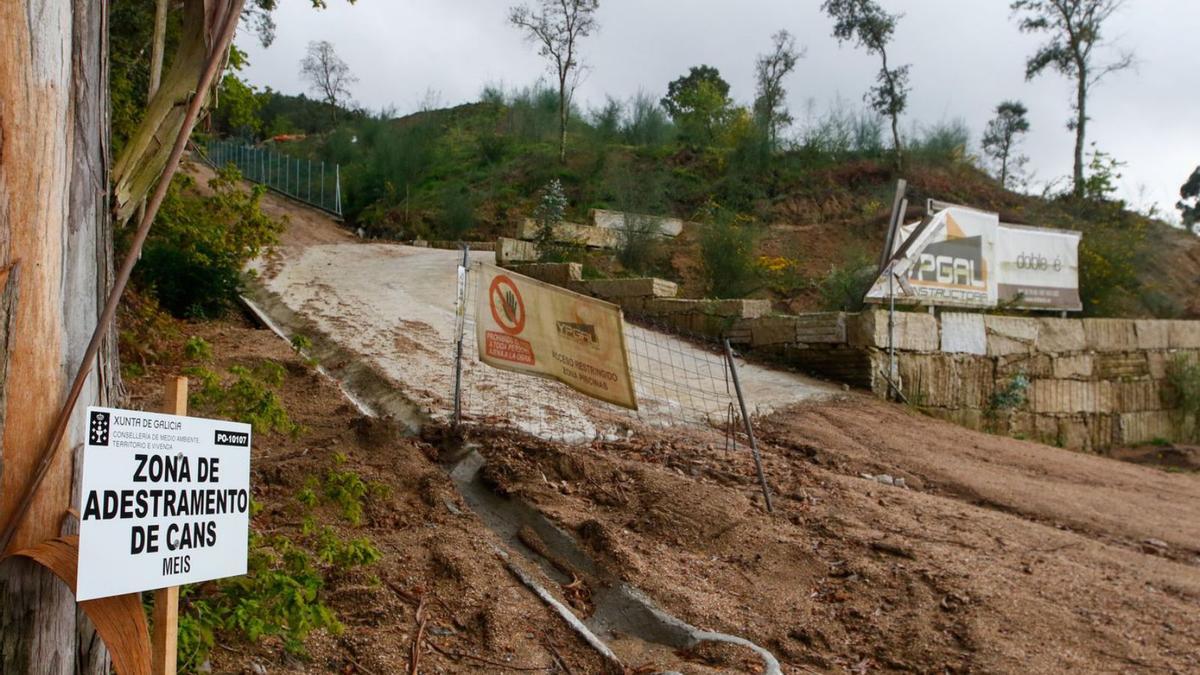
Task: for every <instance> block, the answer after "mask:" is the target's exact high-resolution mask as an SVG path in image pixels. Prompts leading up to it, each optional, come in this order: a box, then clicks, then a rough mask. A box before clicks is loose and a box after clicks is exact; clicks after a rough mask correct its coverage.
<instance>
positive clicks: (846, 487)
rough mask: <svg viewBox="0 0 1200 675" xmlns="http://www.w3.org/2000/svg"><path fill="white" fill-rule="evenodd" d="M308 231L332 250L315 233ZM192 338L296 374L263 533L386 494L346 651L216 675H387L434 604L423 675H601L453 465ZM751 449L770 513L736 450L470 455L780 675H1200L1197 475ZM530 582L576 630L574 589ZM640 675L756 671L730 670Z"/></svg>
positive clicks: (641, 443)
mask: <svg viewBox="0 0 1200 675" xmlns="http://www.w3.org/2000/svg"><path fill="white" fill-rule="evenodd" d="M313 227H315V228H317V230H318V232H317V233H316V234H315V235H313V236H317V237H320V238H322V240H321V242H320V243H321V244H326V243H332V242H330V241H325V240H324V238H327V237H331V236H336V235H329V234H322V233H321V231H323V230H325V229H327V228H328V224H327V223H319V222H318V223H314V224H313ZM306 236H307V235H306ZM289 241H292V242H295V245H296V246H297V247H298V249H297V250H299V249H302V248H304V247H305V246H306V244H305V243H304V242H303V241H299V240H287V239H285V245H286V244H288V242H289ZM339 245H340V244H339ZM301 309H303V308H301ZM395 318H396V319H397V320H405V319H406V317H402V316H398V317H395ZM351 325H352V324H351ZM194 330H195V332H196V334H199V335H202V336H204V337H205V338H206V339H208V340H210V341H211V342H212V343H213V344H214V352H215V353H216V354H218V358H219V359H220V360H223V361H225V362H226V363H232V362H238V361H239V360H242V361H244V360H247V359H254V358H263V357H266V358H272V359H275V360H277V361H279V362H281V363H285V364H287V367H288V377H287V380H286V382H285V384H284V387H283V392H282V397H283V400H284V404H285V406H286V407H287V408H288V409H289V411H291V412H292V414H293V415H294V416H295V418H296V419H297V420H298V421H300V422H301V423H302V424H303V425H305V426H306V427H307V428H308V431H307V433H305V434H303V435H301V436H300V437H299V438H297V439H292V438H290V437H274V436H266V437H259V438H258V439H257V442H256V447H255V457H254V463H253V467H254V478H253V480H254V484H255V499H256V500H257V501H260V502H261V503H263V504H264V506H265V510H264V512H263V514H262V515H261V516H260V518H259V519H258V520H256V523H255V527H256V528H262V529H264V530H271V531H276V532H280V533H283V534H285V535H287V536H301V534H300V527H301V525H300V517H299V516H298V512H297V511H296V509H297V508H298V507H297V506H296V499H295V493H296V491H297V490H298V489H299V488H300V487H301V486H302V485H303V484H304V481H305V479H306V477H307V476H309V475H315V474H319V473H321V472H323V471H326V470H328V468H329V467H330V466H331V465H332V462H333V461H334V459H333V456H334V453H337V452H341V453H344V454H345V455H346V456H347V457H348V458H349V459H348V463H347V466H349V467H352V468H354V469H355V470H357V471H360V472H362V473H363V474H364V477H368V478H371V479H373V480H376V481H380V482H382V483H385V484H387V485H389V486H391V488H392V489H391V493H390V495H389V496H388V497H387V498H386V499H382V500H379V501H376V502H372V503H371V505H370V506H369V508H368V509H367V513H366V517H365V519H364V525H363V526H362V528H359V529H356V530H355V532H359V531H361V532H362V533H364V534H367V535H369V536H370V537H371V538H372V539H373V540H375V541H376V543H377V545H378V546H379V548H380V550H381V551H382V552H383V560H382V561H380V562H379V563H378V564H377V567H376V568H375V569H373V570H370V571H369V572H366V573H364V574H363V575H360V576H354V575H351V576H348V577H346V578H344V579H342V578H339V579H335V582H334V583H332V585H331V587H330V590H329V597H330V602H331V604H333V606H334V607H335V608H336V609H337V610H338V611H339V613H340V614H341V615H342V619H343V622H344V623H345V624H346V631H345V633H344V634H343V635H341V636H330V635H325V634H317V635H315V636H314V637H313V638H312V639H311V640H310V645H309V648H310V651H311V653H312V654H313V657H312V660H310V661H297V660H290V659H287V658H285V657H283V656H282V649H281V647H280V645H278V644H275V643H272V642H270V641H266V642H263V643H261V644H257V645H250V646H247V645H241V644H228V645H225V647H224V648H220V649H218V650H216V652H217V653H216V656H215V659H214V669H215V670H218V671H234V672H236V671H239V670H243V671H245V670H252V669H253V668H254V667H255V664H257V665H258V666H260V667H263V668H266V669H267V670H269V671H279V672H328V671H334V670H337V671H339V672H346V673H355V672H364V673H385V672H397V671H404V670H406V669H407V668H408V666H409V660H408V659H409V657H408V656H407V655H408V654H409V650H410V648H411V645H412V643H413V639H414V635H415V634H416V632H417V625H418V622H417V619H416V609H417V607H416V605H417V603H419V601H418V600H416V599H417V598H418V597H425V598H426V599H427V602H426V603H425V608H426V611H427V612H429V616H430V620H429V623H428V624H427V629H426V631H425V633H424V635H425V636H426V637H425V639H424V641H423V643H422V644H424V645H425V648H424V650H423V651H422V652H421V654H422V655H421V657H420V658H421V668H420V670H421V672H462V671H470V670H477V671H484V672H510V671H515V670H519V669H526V668H528V669H538V670H545V671H547V672H576V673H591V672H600V671H601V669H602V662H601V660H600V659H599V658H598V657H597V656H596V653H595V652H594V651H592V650H591V649H589V648H588V647H587V646H586V645H585V644H584V643H583V642H582V641H580V640H579V639H578V637H577V636H576V635H575V634H574V633H572V632H570V631H569V630H567V629H566V628H565V623H564V622H563V621H562V619H561V618H560V617H558V616H555V615H553V614H552V613H550V612H549V611H548V610H547V609H546V607H545V605H544V604H543V603H541V602H540V601H539V600H537V599H536V598H535V597H534V596H533V595H532V594H531V593H530V592H529V591H528V590H527V589H526V588H525V587H524V586H522V585H521V584H520V583H519V582H518V581H517V580H516V579H515V578H514V577H513V576H512V575H511V574H510V573H509V572H508V571H507V570H506V569H505V568H504V566H503V564H502V563H501V562H500V561H499V559H498V558H497V557H496V554H495V553H494V549H493V545H494V544H495V545H501V546H503V545H504V543H505V542H501V541H498V540H497V538H496V536H495V535H494V534H493V533H492V532H491V531H490V530H489V529H488V528H487V526H486V525H485V524H484V523H483V522H482V521H481V520H480V519H479V518H477V517H475V516H474V515H473V514H472V513H471V511H470V510H469V508H468V506H467V505H465V504H464V501H463V500H462V499H461V498H460V497H459V495H458V494H457V492H456V489H455V487H454V485H453V484H452V483H451V482H450V480H449V479H448V478H447V477H446V473H445V470H444V468H443V467H442V466H440V465H439V463H438V461H437V460H438V458H439V457H444V454H439V453H444V448H435V446H434V444H432V443H426V442H422V441H418V440H414V439H408V438H402V437H400V436H399V435H398V434H397V432H395V431H394V430H393V429H392V427H390V426H388V425H386V424H384V423H382V422H379V421H375V420H371V419H367V418H364V417H363V416H362V415H360V414H359V413H358V412H357V410H356V409H355V408H354V407H353V406H352V405H350V404H349V403H348V402H347V401H346V399H345V398H344V397H343V396H342V395H341V394H340V392H339V391H338V389H337V387H336V386H335V385H334V384H333V383H331V382H330V381H328V380H326V379H324V378H323V377H322V376H321V375H319V374H317V373H315V372H314V371H313V370H312V369H311V368H309V367H307V366H305V365H304V364H303V363H301V362H300V361H299V360H298V359H297V357H295V355H293V354H292V352H291V350H290V349H289V348H288V345H287V344H286V343H285V342H284V341H283V340H280V339H278V338H277V337H275V336H274V335H273V334H272V333H270V332H269V331H263V330H253V329H251V328H249V327H247V326H245V325H241V324H237V323H229V322H226V323H218V324H197V325H195V327H194ZM142 382H146V383H150V384H144V385H140V384H137V383H135V386H134V392H135V394H137V395H138V396H140V397H142V398H140V399H138V400H136V401H135V403H140V404H143V405H145V406H146V407H152V406H154V405H156V404H157V403H156V402H155V401H154V400H153V398H154V396H156V394H154V393H153V389H154V386H153V382H155V380H154V378H153V377H152V376H147V377H146V378H143V380H142ZM147 392H149V393H147ZM759 429H760V434H761V436H762V439H761V440H762V446H763V455H764V462H765V469H766V476H767V479H768V482H769V483H770V485H771V488H772V491H773V494H774V506H775V510H774V512H773V513H767V512H766V510H765V508H764V503H763V498H762V496H761V494H760V492H759V487H758V482H757V477H756V474H755V471H754V465H753V462H752V461H751V458H750V455H749V453H748V452H747V451H746V450H745V449H744V448H739V449H736V450H733V451H727V450H725V449H723V447H722V445H721V444H720V443H709V442H702V441H698V440H696V439H695V438H694V437H691V436H688V435H685V434H680V433H667V434H664V433H658V432H654V431H650V430H641V431H639V433H637V434H636V435H634V436H632V437H630V438H628V439H626V440H620V441H593V442H591V443H587V444H583V445H565V444H560V443H554V442H550V441H546V440H541V439H538V438H535V437H532V436H528V435H523V434H520V433H518V432H515V431H500V430H497V429H495V428H489V427H486V426H485V427H483V428H482V429H480V430H477V432H476V433H475V434H474V435H473V436H472V437H471V438H469V439H468V440H469V441H471V442H473V443H475V444H478V446H479V450H480V452H481V453H482V454H483V455H484V457H485V458H486V460H487V465H486V467H485V468H484V470H483V471H484V474H483V477H484V479H485V481H486V482H487V484H488V485H489V486H490V487H491V488H492V489H493V490H494V491H495V492H497V493H499V494H501V495H504V496H505V497H506V498H507V499H509V500H513V501H520V502H523V503H525V504H528V505H531V506H532V507H534V509H536V511H538V512H539V513H541V514H544V515H545V516H546V517H548V518H549V519H550V520H552V521H553V522H554V523H556V524H557V525H558V526H559V527H560V528H561V529H562V531H563V532H566V533H567V534H569V535H571V536H573V537H574V538H575V539H576V540H578V541H579V542H581V544H582V546H583V547H584V548H585V549H586V550H587V552H588V553H589V555H590V556H591V558H592V559H594V560H595V561H596V562H597V563H598V564H599V565H600V566H601V567H603V568H604V570H605V571H606V572H607V573H609V574H611V575H613V576H615V577H617V578H619V579H623V580H624V581H626V582H629V583H631V584H633V585H635V586H637V587H638V588H640V589H641V590H643V591H645V592H646V594H647V595H649V596H650V597H651V598H653V599H654V600H655V601H656V602H657V603H658V604H659V605H661V606H662V608H663V609H665V610H666V611H668V612H670V613H672V614H674V615H676V616H678V617H679V618H681V619H683V620H685V621H687V622H689V623H691V624H693V625H695V626H697V627H700V628H703V629H710V630H718V631H722V632H726V633H730V634H734V635H738V636H741V637H744V638H747V639H750V640H752V641H754V642H755V643H757V644H759V645H761V646H763V647H765V648H767V649H769V650H771V651H772V652H773V653H774V654H775V656H776V657H778V659H779V660H780V661H781V662H782V664H783V670H784V672H786V673H805V672H852V673H867V672H929V673H935V672H954V673H968V672H1005V673H1059V672H1066V671H1075V672H1130V673H1137V672H1164V673H1189V672H1200V648H1198V645H1200V473H1196V472H1194V471H1192V470H1190V469H1189V468H1187V467H1181V468H1179V469H1176V470H1174V471H1167V470H1165V469H1164V468H1161V467H1158V466H1145V465H1138V464H1132V463H1124V462H1119V461H1116V460H1114V459H1110V458H1104V457H1096V456H1089V455H1084V454H1080V453H1074V452H1070V451H1066V450H1062V449H1057V448H1052V447H1048V446H1042V445H1038V444H1034V443H1029V442H1024V441H1018V440H1014V439H1009V438H1004V437H998V436H992V435H988V434H984V433H979V432H973V431H968V430H965V429H962V428H959V427H956V426H953V425H951V424H948V423H945V422H941V421H937V420H932V419H929V418H926V417H923V416H920V415H917V414H915V413H913V412H911V411H909V410H908V409H906V408H904V407H901V406H897V405H893V404H889V403H884V402H881V401H877V400H875V399H872V398H869V397H867V396H863V395H858V394H848V395H844V396H840V397H838V398H837V399H832V400H831V399H823V400H819V401H814V402H806V403H799V404H796V405H793V406H792V407H790V408H788V409H786V410H782V411H778V412H775V413H774V414H771V415H769V416H766V417H764V418H762V419H760V420H759ZM885 475H886V476H885ZM898 479H902V483H903V487H899V486H897V483H898ZM355 536H358V535H357V534H355ZM370 575H376V576H378V577H379V579H380V583H378V584H376V583H373V582H372V580H371V579H370V578H369V577H370ZM543 581H544V582H545V583H546V585H547V587H548V588H549V589H550V591H551V592H552V593H553V594H555V595H556V596H557V597H559V598H563V599H564V600H566V601H571V600H572V599H575V600H579V601H578V602H574V603H573V606H574V607H575V611H576V613H577V614H578V615H579V616H580V618H585V619H586V618H587V616H588V613H589V607H588V603H587V602H586V597H587V595H588V593H587V591H588V588H587V585H588V584H589V583H591V581H592V580H591V579H588V578H583V577H581V578H579V579H576V580H574V581H573V582H572V583H571V584H563V583H557V582H555V581H553V580H552V579H543ZM577 582H578V583H577ZM433 626H436V627H437V630H432V629H431V627H433ZM621 642H622V640H621V639H620V636H618V638H617V639H616V640H614V644H616V645H620V643H621ZM439 650H440V651H439ZM623 653H629V652H623ZM445 654H452V655H456V656H457V658H455V657H452V656H446V655H445ZM467 655H469V656H467ZM626 662H627V663H628V664H629V665H631V666H632V667H634V668H637V667H638V666H641V665H642V664H643V663H644V662H643V661H638V660H637V659H626ZM654 667H655V668H656V669H664V668H666V667H669V668H671V669H673V670H677V671H679V672H684V673H712V672H759V671H760V668H761V666H760V665H759V662H758V661H757V660H755V659H754V658H752V657H751V655H750V654H749V653H748V652H746V651H745V650H740V649H733V648H724V647H723V648H720V649H713V648H700V649H696V650H692V651H688V652H677V653H675V654H673V655H672V656H671V662H670V663H663V662H662V661H661V659H660V660H659V661H658V662H656V663H655V664H654ZM640 672H650V671H647V670H642V671H640Z"/></svg>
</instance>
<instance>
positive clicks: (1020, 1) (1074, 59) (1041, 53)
mask: <svg viewBox="0 0 1200 675" xmlns="http://www.w3.org/2000/svg"><path fill="white" fill-rule="evenodd" d="M1123 4H1124V0H1015V1H1014V2H1013V3H1012V5H1011V7H1012V10H1013V12H1014V13H1019V14H1021V19H1020V23H1019V26H1020V29H1021V32H1024V33H1047V34H1048V35H1049V36H1050V38H1049V41H1048V42H1046V43H1045V44H1043V45H1042V46H1041V47H1039V48H1038V50H1037V51H1036V52H1034V54H1033V56H1030V57H1029V58H1028V59H1027V60H1026V62H1025V79H1026V80H1032V79H1033V78H1035V77H1037V76H1038V75H1041V74H1042V73H1043V72H1045V71H1046V69H1047V68H1052V69H1054V70H1056V71H1058V72H1059V73H1061V74H1062V75H1065V76H1066V77H1068V78H1070V79H1072V80H1074V81H1075V97H1074V100H1073V101H1072V104H1071V107H1072V110H1074V111H1075V116H1074V117H1073V118H1072V119H1071V121H1070V122H1068V123H1067V128H1068V129H1070V130H1072V131H1074V132H1075V162H1074V166H1073V169H1072V184H1073V187H1074V195H1075V196H1076V197H1080V198H1082V197H1083V193H1084V180H1085V179H1084V170H1083V169H1084V162H1083V154H1084V145H1085V138H1086V136H1087V123H1088V119H1089V118H1088V114H1087V102H1088V95H1089V94H1090V93H1091V89H1092V87H1094V86H1096V85H1097V84H1099V83H1100V81H1101V80H1102V79H1104V78H1105V77H1106V76H1107V75H1109V74H1111V73H1115V72H1118V71H1121V70H1125V69H1127V68H1130V67H1132V66H1133V65H1134V57H1133V54H1132V53H1131V52H1120V53H1118V54H1117V55H1116V56H1115V57H1114V58H1112V59H1104V58H1103V57H1102V56H1101V54H1100V53H1099V52H1098V51H1097V50H1098V48H1101V47H1104V46H1105V44H1106V42H1105V41H1104V39H1103V37H1102V35H1101V29H1102V28H1103V27H1104V23H1105V22H1106V21H1108V19H1109V18H1110V17H1112V15H1113V14H1115V13H1116V12H1117V10H1119V9H1120V8H1121V6H1122V5H1123Z"/></svg>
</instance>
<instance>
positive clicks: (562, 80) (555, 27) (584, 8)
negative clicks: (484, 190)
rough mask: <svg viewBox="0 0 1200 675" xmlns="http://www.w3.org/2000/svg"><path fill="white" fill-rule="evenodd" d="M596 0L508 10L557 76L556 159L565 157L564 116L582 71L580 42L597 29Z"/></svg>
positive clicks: (548, 0) (544, 1)
mask: <svg viewBox="0 0 1200 675" xmlns="http://www.w3.org/2000/svg"><path fill="white" fill-rule="evenodd" d="M599 6H600V3H599V0H540V2H539V5H538V8H537V9H536V10H535V9H533V8H530V7H529V6H527V5H522V6H520V7H513V8H511V9H509V12H508V20H509V22H510V23H512V25H514V26H516V27H517V28H519V29H521V30H522V31H524V32H525V38H526V39H527V40H529V41H530V42H533V43H534V44H536V45H538V53H539V54H541V55H542V57H543V58H545V59H546V60H547V61H549V67H550V70H552V71H553V72H554V74H555V76H556V77H557V79H558V160H559V161H560V162H565V161H566V159H567V115H568V114H569V113H570V108H571V96H572V94H574V93H575V87H576V85H578V84H579V74H580V72H581V67H580V63H581V62H580V59H579V41H580V40H581V39H582V38H585V37H587V36H589V35H591V34H592V33H594V32H595V31H597V30H599V29H600V24H598V23H597V22H596V10H597V9H599Z"/></svg>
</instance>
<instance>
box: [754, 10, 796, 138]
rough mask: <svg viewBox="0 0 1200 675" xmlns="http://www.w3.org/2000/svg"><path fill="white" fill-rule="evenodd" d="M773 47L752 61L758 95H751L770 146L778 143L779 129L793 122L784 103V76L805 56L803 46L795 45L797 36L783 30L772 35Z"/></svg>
mask: <svg viewBox="0 0 1200 675" xmlns="http://www.w3.org/2000/svg"><path fill="white" fill-rule="evenodd" d="M771 45H772V49H771V52H770V53H769V54H762V55H760V56H759V57H758V60H757V61H756V62H755V64H754V65H755V69H754V71H755V79H757V81H758V95H757V96H756V97H755V99H754V115H755V117H756V118H757V120H758V123H759V125H760V126H761V127H762V129H763V132H764V134H765V136H766V138H767V142H768V144H769V145H770V147H771V148H772V149H774V148H775V147H777V146H778V143H779V130H780V129H783V128H785V127H787V126H788V125H789V124H791V123H792V121H793V120H792V115H791V113H790V112H788V109H787V107H786V106H785V104H784V99H785V98H786V97H787V91H786V90H785V89H784V88H783V78H785V77H787V76H788V74H790V73H791V72H792V71H793V70H795V68H796V63H797V62H798V61H799V60H800V59H802V58H804V50H803V49H797V48H796V38H794V37H792V34H791V33H789V32H787V31H786V30H781V31H779V32H778V33H776V34H774V35H772V36H771Z"/></svg>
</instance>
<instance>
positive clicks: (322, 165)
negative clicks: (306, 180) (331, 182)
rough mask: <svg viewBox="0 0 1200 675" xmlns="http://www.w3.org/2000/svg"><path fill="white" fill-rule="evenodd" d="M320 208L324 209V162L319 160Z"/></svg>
mask: <svg viewBox="0 0 1200 675" xmlns="http://www.w3.org/2000/svg"><path fill="white" fill-rule="evenodd" d="M321 208H325V160H321Z"/></svg>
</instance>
